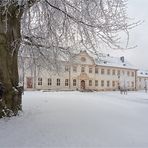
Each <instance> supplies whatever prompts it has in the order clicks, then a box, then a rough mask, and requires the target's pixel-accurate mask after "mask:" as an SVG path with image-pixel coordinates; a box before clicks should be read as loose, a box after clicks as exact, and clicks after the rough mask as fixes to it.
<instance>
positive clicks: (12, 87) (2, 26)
mask: <svg viewBox="0 0 148 148" xmlns="http://www.w3.org/2000/svg"><path fill="white" fill-rule="evenodd" d="M0 9H2V8H0ZM1 12H2V10H1V11H0V82H2V84H3V86H4V94H3V97H2V100H1V101H0V118H2V117H4V116H12V115H17V114H18V111H19V110H21V92H20V90H19V89H18V65H17V64H18V62H17V57H18V50H19V47H20V38H21V34H20V31H21V29H20V20H21V15H19V16H18V15H16V13H17V8H16V7H14V6H12V7H10V8H9V12H10V13H11V15H9V14H7V23H6V20H5V19H6V14H3V13H1Z"/></svg>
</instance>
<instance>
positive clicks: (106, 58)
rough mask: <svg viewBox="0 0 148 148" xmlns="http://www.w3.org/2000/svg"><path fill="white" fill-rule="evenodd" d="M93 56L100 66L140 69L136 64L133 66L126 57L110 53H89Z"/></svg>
mask: <svg viewBox="0 0 148 148" xmlns="http://www.w3.org/2000/svg"><path fill="white" fill-rule="evenodd" d="M89 55H90V56H91V57H93V59H94V61H95V64H96V65H99V66H107V67H117V68H124V69H134V70H138V68H137V67H136V66H133V65H132V64H131V63H130V62H128V61H127V60H126V59H125V57H123V56H122V57H113V56H110V55H109V54H104V53H99V54H96V55H93V54H89Z"/></svg>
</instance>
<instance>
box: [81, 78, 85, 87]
mask: <svg viewBox="0 0 148 148" xmlns="http://www.w3.org/2000/svg"><path fill="white" fill-rule="evenodd" d="M81 89H85V81H84V80H82V81H81Z"/></svg>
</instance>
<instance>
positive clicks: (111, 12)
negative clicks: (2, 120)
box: [0, 0, 137, 117]
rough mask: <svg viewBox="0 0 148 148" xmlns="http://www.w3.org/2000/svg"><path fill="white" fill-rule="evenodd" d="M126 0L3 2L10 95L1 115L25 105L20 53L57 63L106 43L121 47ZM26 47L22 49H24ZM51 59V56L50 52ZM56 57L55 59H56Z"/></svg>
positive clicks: (2, 77)
mask: <svg viewBox="0 0 148 148" xmlns="http://www.w3.org/2000/svg"><path fill="white" fill-rule="evenodd" d="M126 3H127V1H126V0H0V82H1V83H2V85H3V88H4V94H3V96H2V99H1V101H0V117H3V116H11V115H16V114H17V113H18V110H20V109H21V95H18V94H20V90H19V89H18V65H17V63H18V61H17V59H18V52H19V49H20V52H22V53H23V52H24V51H25V48H24V46H26V49H27V50H28V49H29V50H28V51H29V52H31V55H32V56H41V55H42V56H45V55H48V62H50V63H51V64H52V65H54V64H55V61H56V59H57V58H59V57H60V56H62V57H64V56H65V54H71V53H72V52H73V49H77V50H78V49H79V48H80V47H81V48H83V47H85V48H86V49H87V50H89V51H91V52H92V51H93V52H94V53H95V52H97V51H96V47H97V45H98V44H100V43H104V44H106V45H107V46H109V47H111V48H121V47H120V44H119V43H120V38H119V36H118V34H119V32H120V31H122V32H124V33H125V34H126V35H127V45H126V48H127V47H128V39H129V33H128V30H129V29H131V28H133V27H134V26H136V25H137V23H135V24H129V23H128V17H127V14H126ZM20 46H21V48H20ZM46 57H47V56H46ZM53 61H54V62H53Z"/></svg>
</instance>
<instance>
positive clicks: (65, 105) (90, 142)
mask: <svg viewBox="0 0 148 148" xmlns="http://www.w3.org/2000/svg"><path fill="white" fill-rule="evenodd" d="M147 113H148V94H147V93H144V92H142V91H141V92H128V95H121V94H120V93H119V92H75V91H73V92H42V91H35V92H31V91H30V92H25V93H24V95H23V113H21V114H20V116H17V117H13V118H10V119H9V118H5V119H0V147H2V148H4V147H11V148H18V147H19V148H21V147H25V148H26V147H27V148H29V147H31V148H32V147H35V148H36V147H52V148H53V147H68V148H70V147H91V148H92V147H118V148H119V147H140V148H141V147H148V118H147Z"/></svg>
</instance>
